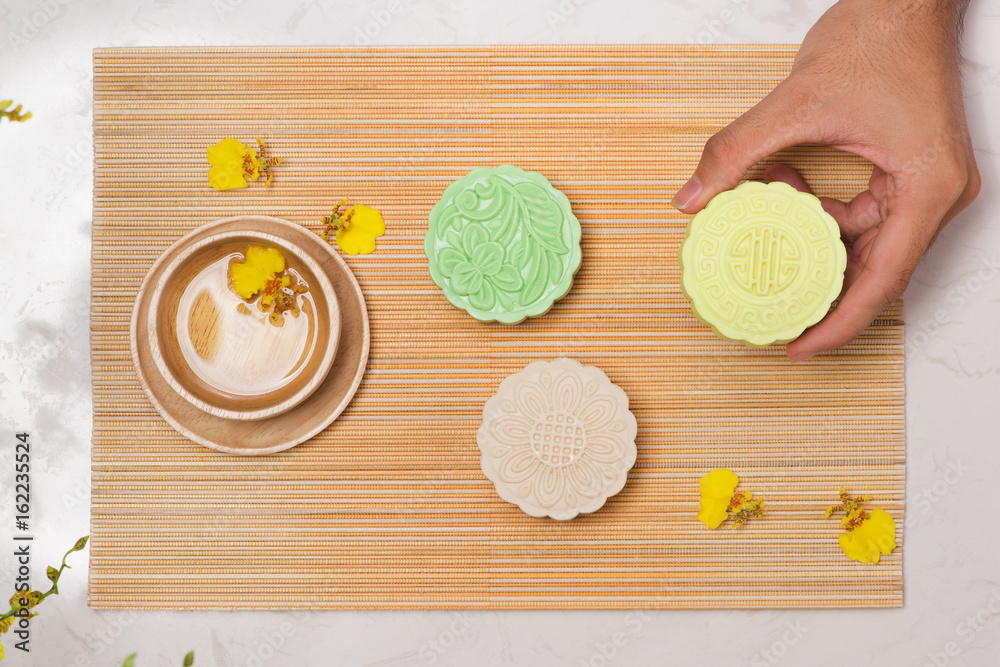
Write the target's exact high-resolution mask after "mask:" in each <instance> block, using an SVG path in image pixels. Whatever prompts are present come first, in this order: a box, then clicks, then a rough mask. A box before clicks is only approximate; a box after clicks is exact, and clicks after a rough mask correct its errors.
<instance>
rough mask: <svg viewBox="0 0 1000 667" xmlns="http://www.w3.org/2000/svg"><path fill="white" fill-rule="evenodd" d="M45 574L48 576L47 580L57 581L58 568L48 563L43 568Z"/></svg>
mask: <svg viewBox="0 0 1000 667" xmlns="http://www.w3.org/2000/svg"><path fill="white" fill-rule="evenodd" d="M45 576H46V577H48V578H49V581H57V580H58V579H59V570H57V569H56V568H54V567H52V566H51V565H49V566H48V567H47V568H45Z"/></svg>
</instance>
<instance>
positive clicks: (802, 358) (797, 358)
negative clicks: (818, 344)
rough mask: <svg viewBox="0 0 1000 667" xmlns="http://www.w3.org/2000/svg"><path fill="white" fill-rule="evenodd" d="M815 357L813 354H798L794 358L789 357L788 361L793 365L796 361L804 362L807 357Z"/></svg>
mask: <svg viewBox="0 0 1000 667" xmlns="http://www.w3.org/2000/svg"><path fill="white" fill-rule="evenodd" d="M815 355H816V353H815V352H799V353H798V354H796V355H795V356H794V357H791V359H790V360H791V362H792V363H795V362H796V361H805V360H806V359H808V358H809V357H812V356H815Z"/></svg>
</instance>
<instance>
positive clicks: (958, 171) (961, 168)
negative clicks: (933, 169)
mask: <svg viewBox="0 0 1000 667" xmlns="http://www.w3.org/2000/svg"><path fill="white" fill-rule="evenodd" d="M939 169H940V171H939V178H940V182H941V192H942V195H944V196H945V197H947V198H948V199H950V200H951V202H956V201H958V200H959V198H961V197H962V195H963V194H964V193H965V189H966V186H967V185H968V184H969V170H968V167H967V166H966V164H965V161H964V160H957V159H954V158H953V159H950V160H944V161H943V162H942V163H941V165H940V167H939Z"/></svg>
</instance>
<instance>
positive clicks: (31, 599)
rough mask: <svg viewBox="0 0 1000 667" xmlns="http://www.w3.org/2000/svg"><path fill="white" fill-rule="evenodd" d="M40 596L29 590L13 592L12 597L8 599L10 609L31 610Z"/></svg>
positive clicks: (36, 592)
mask: <svg viewBox="0 0 1000 667" xmlns="http://www.w3.org/2000/svg"><path fill="white" fill-rule="evenodd" d="M41 596H42V594H41V593H39V592H38V591H33V590H31V589H30V588H29V589H28V590H25V591H15V592H14V595H12V596H11V597H10V606H11V609H15V610H16V609H20V608H21V607H26V608H28V609H31V608H32V607H34V606H35V605H36V604H38V600H39V598H40V597H41Z"/></svg>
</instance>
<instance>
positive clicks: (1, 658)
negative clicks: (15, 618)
mask: <svg viewBox="0 0 1000 667" xmlns="http://www.w3.org/2000/svg"><path fill="white" fill-rule="evenodd" d="M3 656H4V653H3V644H0V660H3Z"/></svg>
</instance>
